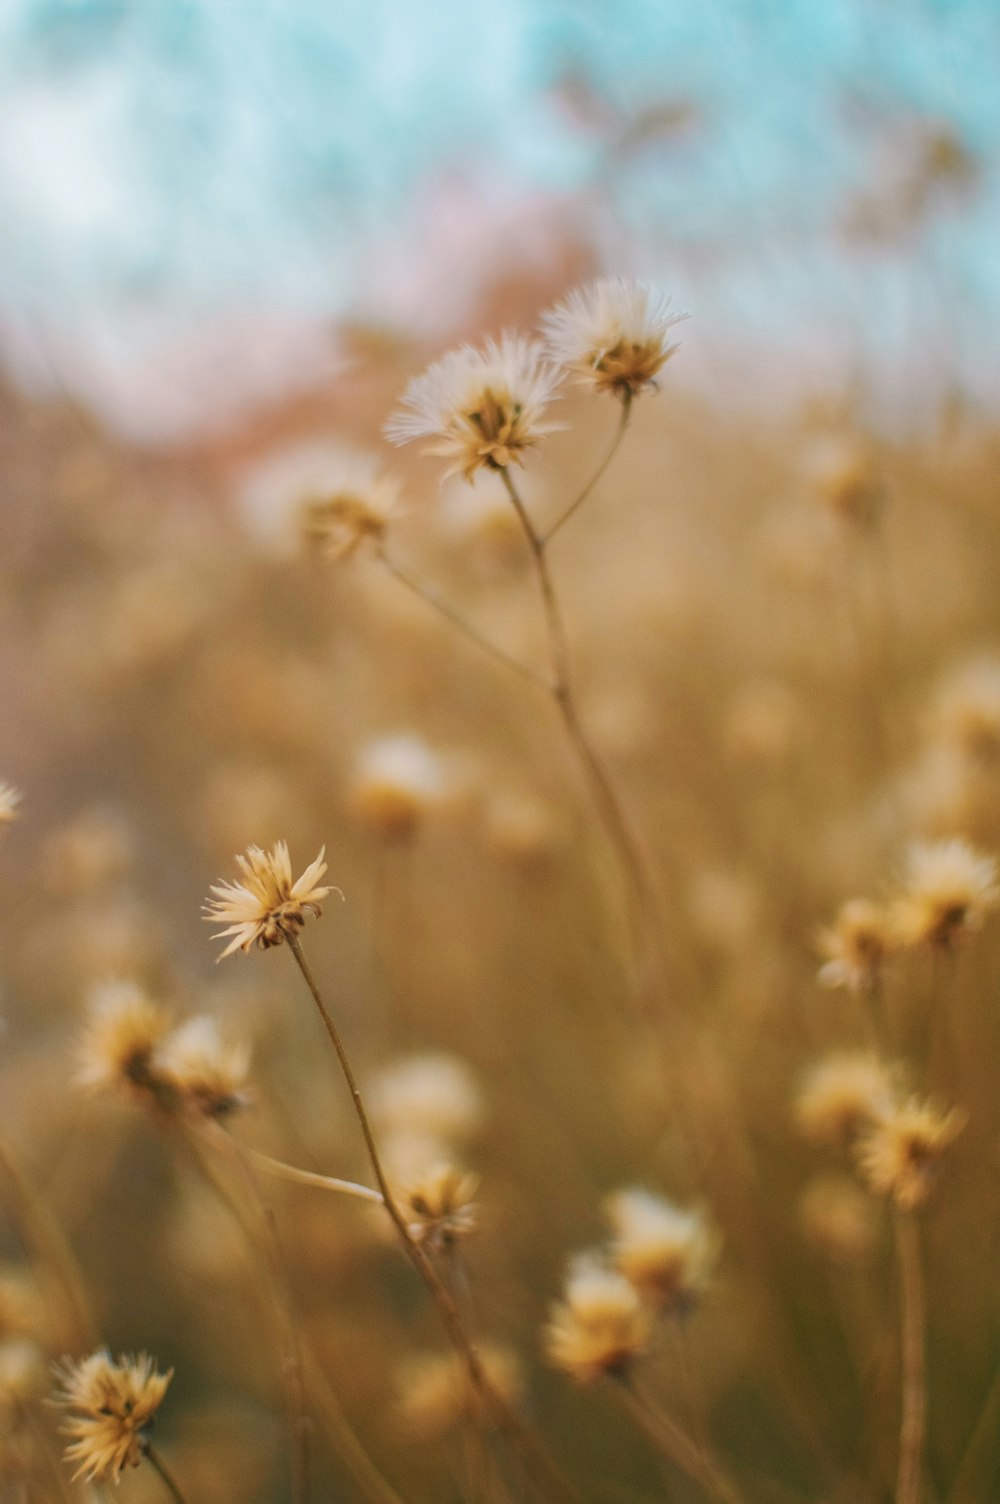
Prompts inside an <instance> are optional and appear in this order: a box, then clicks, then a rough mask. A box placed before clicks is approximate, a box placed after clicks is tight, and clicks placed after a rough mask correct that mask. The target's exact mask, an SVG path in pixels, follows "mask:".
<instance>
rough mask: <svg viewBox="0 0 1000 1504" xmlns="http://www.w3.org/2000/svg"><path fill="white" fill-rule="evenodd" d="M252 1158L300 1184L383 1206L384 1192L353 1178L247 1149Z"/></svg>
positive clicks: (277, 1173)
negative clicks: (338, 1177)
mask: <svg viewBox="0 0 1000 1504" xmlns="http://www.w3.org/2000/svg"><path fill="white" fill-rule="evenodd" d="M245 1153H246V1154H247V1155H248V1157H249V1158H250V1160H251V1161H252V1162H253V1163H254V1164H255V1165H256V1166H257V1167H258V1169H261V1170H268V1171H269V1172H270V1173H271V1174H272V1175H280V1176H281V1177H282V1179H283V1180H294V1181H295V1182H296V1183H297V1184H298V1185H314V1186H318V1187H319V1188H320V1189H321V1190H325V1191H339V1192H340V1193H341V1194H342V1195H344V1196H356V1197H357V1198H358V1200H359V1201H374V1202H376V1203H377V1205H379V1206H382V1205H384V1202H383V1200H382V1193H381V1192H380V1191H373V1190H372V1188H371V1186H367V1185H358V1184H357V1182H356V1181H353V1180H338V1179H337V1177H336V1176H335V1175H317V1174H316V1172H315V1171H313V1170H300V1169H299V1168H298V1166H297V1165H287V1164H285V1162H284V1160H281V1159H272V1158H271V1156H270V1154H261V1153H260V1152H259V1151H258V1150H257V1149H248V1150H246V1151H245Z"/></svg>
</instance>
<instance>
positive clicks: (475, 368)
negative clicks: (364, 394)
mask: <svg viewBox="0 0 1000 1504" xmlns="http://www.w3.org/2000/svg"><path fill="white" fill-rule="evenodd" d="M557 381H558V375H557V373H556V371H555V370H554V369H553V368H552V367H551V366H550V365H548V364H547V363H546V361H545V360H544V358H543V351H542V347H541V345H539V344H538V343H537V342H536V341H535V340H530V339H525V338H524V337H523V336H521V335H516V334H503V335H501V336H500V339H499V340H492V339H490V340H487V341H486V344H485V345H484V346H483V348H482V349H481V350H477V349H474V348H473V347H472V346H471V345H463V346H462V347H461V349H458V350H452V351H450V352H449V354H447V355H445V356H444V357H443V358H442V359H441V360H439V361H436V362H435V364H434V365H432V366H430V367H429V368H428V369H427V370H426V371H425V372H424V373H423V375H422V376H418V377H417V378H416V379H415V380H414V381H412V382H411V383H410V385H409V387H408V388H407V390H406V392H405V394H404V396H403V401H402V406H401V408H400V410H399V412H398V413H397V414H396V415H395V417H393V418H392V419H391V420H390V422H389V423H388V424H387V426H386V436H387V437H388V438H389V439H390V440H391V441H392V442H393V443H394V444H405V443H407V442H408V441H409V440H410V439H419V438H424V437H425V436H426V437H429V438H432V439H434V442H433V443H432V444H429V445H428V446H427V448H426V450H425V452H426V453H427V454H435V455H440V456H441V457H442V458H444V459H447V460H449V461H450V464H449V467H448V470H447V472H446V473H447V474H449V475H454V474H462V475H464V476H465V478H466V480H471V479H472V478H473V476H474V475H475V474H476V472H477V470H480V469H487V470H505V469H506V468H507V466H508V465H512V464H518V465H520V464H523V456H524V451H525V450H526V449H529V448H531V447H532V445H534V444H537V442H538V440H539V439H540V438H541V437H542V435H543V434H545V433H548V432H550V431H551V427H552V425H551V424H546V423H544V422H543V421H542V415H543V413H544V411H545V408H546V407H547V406H548V404H549V402H550V401H551V400H552V397H553V393H554V389H555V386H556V384H557Z"/></svg>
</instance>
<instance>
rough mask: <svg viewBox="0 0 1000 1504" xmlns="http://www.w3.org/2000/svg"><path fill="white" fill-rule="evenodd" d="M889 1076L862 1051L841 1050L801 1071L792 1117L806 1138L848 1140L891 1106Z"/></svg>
mask: <svg viewBox="0 0 1000 1504" xmlns="http://www.w3.org/2000/svg"><path fill="white" fill-rule="evenodd" d="M892 1103H893V1086H892V1076H891V1074H890V1072H889V1071H888V1070H887V1069H886V1067H885V1066H884V1065H883V1064H882V1062H881V1061H880V1060H879V1059H878V1058H877V1056H875V1055H873V1054H871V1053H870V1052H869V1051H867V1050H841V1051H837V1052H836V1053H834V1054H832V1055H828V1056H827V1057H826V1059H824V1060H820V1061H819V1062H818V1063H817V1064H816V1065H814V1066H812V1067H811V1068H810V1069H809V1070H808V1071H807V1072H806V1074H805V1076H804V1077H803V1080H802V1084H801V1085H800V1087H799V1089H798V1092H797V1093H796V1097H795V1118H796V1121H797V1123H798V1125H799V1128H800V1129H801V1131H802V1133H803V1134H804V1135H805V1137H806V1138H809V1139H812V1140H813V1141H814V1142H815V1143H821V1144H849V1143H850V1142H851V1141H852V1140H853V1139H855V1138H856V1137H857V1135H858V1134H859V1133H861V1132H863V1131H864V1130H865V1129H866V1128H869V1127H871V1125H872V1123H873V1122H875V1121H876V1120H877V1119H879V1118H880V1117H881V1116H883V1115H884V1114H885V1113H887V1112H890V1111H891V1110H892Z"/></svg>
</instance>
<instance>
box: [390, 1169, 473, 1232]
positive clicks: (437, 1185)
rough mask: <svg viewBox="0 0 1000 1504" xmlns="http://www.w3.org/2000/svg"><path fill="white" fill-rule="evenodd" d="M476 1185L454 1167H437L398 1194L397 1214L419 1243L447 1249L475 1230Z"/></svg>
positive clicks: (411, 1182)
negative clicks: (398, 1213)
mask: <svg viewBox="0 0 1000 1504" xmlns="http://www.w3.org/2000/svg"><path fill="white" fill-rule="evenodd" d="M478 1189H479V1181H478V1179H477V1178H476V1176H475V1175H469V1174H467V1173H466V1171H464V1170H459V1169H457V1168H456V1166H455V1165H451V1164H437V1165H434V1166H432V1167H431V1168H430V1169H429V1170H426V1171H425V1172H424V1173H423V1174H422V1175H420V1176H419V1177H418V1178H417V1179H415V1180H411V1181H410V1182H409V1184H408V1185H406V1186H405V1187H404V1188H403V1189H402V1190H401V1191H400V1192H399V1193H398V1201H399V1208H400V1211H401V1212H402V1213H403V1216H404V1217H405V1218H406V1220H407V1222H408V1224H409V1228H410V1233H411V1235H412V1237H413V1238H414V1240H415V1241H416V1242H418V1243H430V1244H431V1245H432V1246H433V1247H435V1248H446V1247H448V1246H449V1245H450V1244H452V1243H455V1242H457V1241H458V1240H459V1239H461V1238H467V1237H469V1236H470V1235H471V1234H472V1233H474V1232H475V1230H476V1223H477V1220H478V1208H477V1206H476V1203H475V1201H474V1199H473V1198H474V1196H475V1194H476V1191H477V1190H478Z"/></svg>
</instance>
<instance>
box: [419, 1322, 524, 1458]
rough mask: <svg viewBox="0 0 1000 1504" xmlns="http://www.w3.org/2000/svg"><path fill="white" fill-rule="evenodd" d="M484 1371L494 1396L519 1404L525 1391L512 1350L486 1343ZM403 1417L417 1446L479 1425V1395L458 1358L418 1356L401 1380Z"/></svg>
mask: <svg viewBox="0 0 1000 1504" xmlns="http://www.w3.org/2000/svg"><path fill="white" fill-rule="evenodd" d="M478 1356H479V1361H480V1364H481V1365H482V1368H483V1371H484V1373H485V1374H486V1377H487V1378H488V1380H489V1382H490V1385H491V1386H492V1388H493V1389H494V1391H495V1392H497V1393H499V1394H501V1395H502V1396H503V1397H504V1399H505V1400H506V1401H507V1402H508V1404H515V1403H516V1402H517V1400H518V1398H519V1396H520V1393H521V1388H522V1379H521V1370H520V1365H519V1363H518V1361H517V1357H516V1355H515V1354H514V1353H512V1352H511V1351H510V1349H509V1348H506V1347H502V1346H500V1345H499V1344H495V1343H490V1342H486V1343H483V1344H482V1346H481V1347H479V1348H478ZM397 1391H398V1394H399V1412H400V1418H401V1420H402V1422H403V1426H404V1428H405V1430H406V1431H407V1433H408V1434H409V1435H410V1436H411V1437H412V1438H413V1439H414V1440H416V1441H432V1440H435V1439H436V1438H437V1437H439V1436H444V1435H446V1434H447V1432H448V1431H451V1430H453V1429H454V1428H455V1427H456V1426H458V1425H460V1424H461V1423H462V1421H464V1420H468V1419H477V1420H478V1419H480V1418H481V1416H480V1406H479V1404H478V1398H477V1395H476V1391H475V1390H474V1389H473V1387H472V1385H471V1384H470V1383H469V1376H468V1372H467V1370H466V1367H465V1364H464V1362H463V1361H462V1360H461V1359H460V1358H459V1357H458V1356H457V1355H456V1354H455V1353H417V1354H415V1355H414V1356H413V1357H410V1358H408V1359H407V1360H406V1361H405V1362H404V1363H403V1364H402V1365H401V1366H400V1370H399V1374H398V1377H397Z"/></svg>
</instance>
